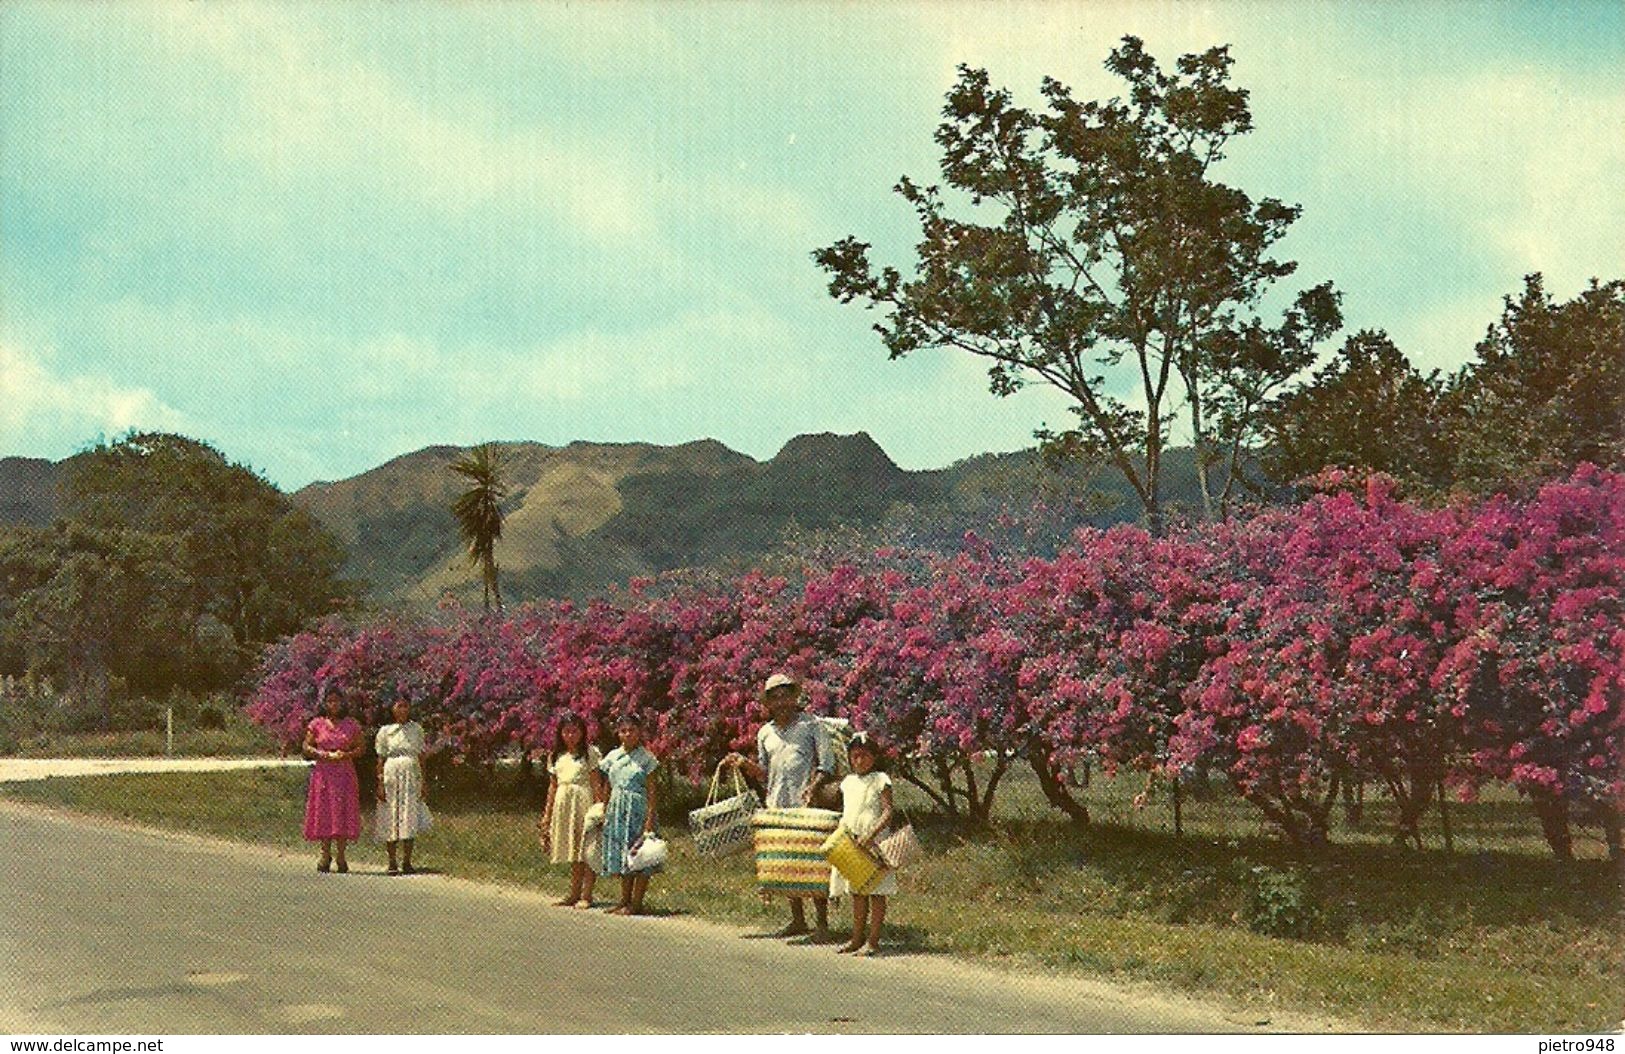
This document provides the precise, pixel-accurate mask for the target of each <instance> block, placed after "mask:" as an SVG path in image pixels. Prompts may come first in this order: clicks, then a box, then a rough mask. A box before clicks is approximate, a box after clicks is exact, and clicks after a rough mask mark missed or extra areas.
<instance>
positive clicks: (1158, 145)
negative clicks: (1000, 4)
mask: <svg viewBox="0 0 1625 1054" xmlns="http://www.w3.org/2000/svg"><path fill="white" fill-rule="evenodd" d="M1231 63H1232V60H1231V58H1230V53H1229V49H1228V48H1226V47H1215V48H1210V49H1209V50H1207V51H1205V52H1202V53H1201V54H1189V55H1184V56H1182V57H1181V58H1180V59H1179V60H1178V63H1177V68H1176V70H1175V71H1172V72H1167V73H1165V72H1164V71H1163V70H1161V69H1160V68H1159V67H1158V65H1157V63H1156V61H1155V60H1154V59H1153V58H1152V57H1151V56H1150V55H1148V54H1146V52H1145V50H1144V47H1143V45H1142V43H1141V41H1140V40H1138V39H1137V38H1134V37H1125V38H1123V42H1122V44H1121V46H1119V47H1118V48H1117V49H1116V50H1115V51H1113V52H1112V53H1111V56H1110V58H1109V59H1108V60H1107V62H1106V67H1107V69H1109V70H1110V71H1111V72H1112V73H1114V74H1116V75H1117V76H1118V77H1120V78H1122V79H1123V80H1124V81H1125V82H1127V86H1128V95H1127V97H1126V98H1113V99H1108V100H1106V101H1104V102H1080V101H1078V100H1076V99H1074V98H1073V96H1072V92H1071V90H1070V89H1068V88H1067V87H1066V86H1065V85H1063V84H1061V83H1059V82H1058V81H1055V80H1053V79H1049V78H1046V79H1045V80H1044V82H1043V94H1044V98H1045V100H1046V102H1047V108H1045V109H1041V110H1031V109H1027V108H1025V107H1022V106H1018V105H1016V104H1015V102H1014V101H1013V100H1012V98H1011V96H1010V93H1009V92H1008V91H1006V90H1004V89H1000V88H995V87H993V86H992V85H991V83H990V81H989V78H988V75H987V73H986V71H984V70H979V69H972V68H970V67H967V66H961V67H960V69H959V80H958V82H957V83H956V84H955V85H954V86H953V88H952V89H950V91H949V92H948V95H947V101H946V104H945V105H944V107H943V111H942V112H943V120H942V123H941V124H940V125H939V126H938V128H937V132H936V141H937V144H938V145H939V146H940V147H941V148H942V159H941V169H942V177H943V180H944V183H945V184H946V187H947V191H946V192H944V190H943V189H942V188H940V187H937V186H921V185H919V184H917V183H915V182H914V181H912V180H910V179H909V178H907V177H904V178H903V179H902V180H901V181H900V182H899V183H898V184H897V187H896V190H897V192H898V193H899V194H901V195H902V197H903V198H904V199H905V200H906V201H908V203H909V204H910V205H911V206H913V208H914V210H915V212H916V214H917V216H918V219H919V223H920V227H921V231H922V237H921V240H920V242H919V244H918V246H917V248H916V252H917V259H916V261H915V265H914V274H913V276H912V277H907V278H906V277H905V276H904V275H903V274H902V273H900V272H899V271H898V270H897V269H895V268H892V267H879V268H877V267H876V266H874V265H873V264H871V262H870V259H869V251H870V246H869V244H867V243H865V242H861V241H859V240H857V239H856V238H854V237H847V238H844V239H842V240H841V241H838V242H836V243H835V244H833V245H830V246H828V247H826V248H822V249H819V250H817V251H816V252H814V254H813V256H814V259H815V260H816V261H817V263H818V264H819V265H820V266H821V267H822V268H823V269H824V270H825V271H827V272H828V273H829V275H830V285H829V291H830V294H831V295H832V296H834V297H835V298H836V299H838V300H839V301H841V302H842V303H848V302H851V301H853V300H857V301H861V302H863V303H864V304H865V305H866V306H867V307H869V308H871V309H879V310H881V311H884V312H885V314H886V318H885V320H884V321H883V322H881V323H880V324H878V325H876V327H875V329H876V330H877V332H879V333H880V335H881V337H882V339H883V340H884V342H885V344H886V347H887V349H888V351H889V352H890V354H891V357H892V358H894V359H895V358H900V357H902V356H904V355H907V354H909V353H911V352H914V351H917V350H920V349H923V348H955V349H958V350H960V351H964V352H968V353H970V354H972V355H976V356H978V357H980V358H983V359H986V360H987V361H988V364H989V365H988V375H989V383H990V387H991V389H992V391H993V392H994V394H996V395H1009V394H1010V393H1012V392H1014V391H1016V390H1017V389H1018V388H1020V387H1021V386H1022V385H1023V384H1025V383H1028V382H1030V381H1032V380H1038V381H1041V382H1043V383H1045V384H1049V385H1051V386H1053V387H1055V388H1058V389H1059V390H1061V391H1063V392H1065V393H1066V394H1067V395H1068V396H1070V397H1071V398H1072V399H1073V400H1074V403H1075V405H1074V406H1073V412H1074V413H1075V415H1076V422H1075V425H1074V427H1072V428H1068V429H1065V430H1063V431H1060V432H1049V431H1041V432H1040V433H1039V435H1040V437H1041V438H1042V439H1044V440H1045V442H1046V446H1047V449H1048V450H1049V451H1050V452H1052V453H1064V454H1072V455H1079V456H1084V457H1088V458H1091V459H1094V458H1104V459H1106V460H1107V461H1108V462H1109V463H1111V464H1112V465H1114V466H1115V467H1116V468H1117V469H1118V470H1119V471H1121V472H1122V474H1123V475H1124V476H1125V477H1126V478H1127V479H1128V481H1129V483H1130V485H1131V486H1132V487H1133V489H1134V493H1135V495H1136V497H1137V498H1138V500H1139V503H1140V505H1141V507H1142V509H1143V512H1144V515H1145V518H1146V520H1147V522H1148V523H1149V525H1150V526H1151V529H1152V530H1153V531H1156V532H1160V530H1161V528H1162V524H1163V517H1164V510H1163V494H1162V460H1163V458H1162V455H1163V450H1164V448H1165V447H1166V446H1167V444H1168V442H1169V435H1170V428H1171V425H1172V424H1173V422H1174V421H1175V419H1176V418H1177V417H1178V415H1179V414H1180V413H1181V412H1184V413H1185V414H1186V415H1187V422H1186V423H1187V425H1188V427H1189V430H1190V433H1191V435H1192V436H1193V438H1194V441H1195V444H1196V447H1197V451H1198V455H1199V456H1198V474H1199V484H1200V487H1201V493H1202V502H1203V506H1204V509H1203V511H1204V513H1205V514H1206V515H1208V516H1209V517H1214V516H1217V515H1219V514H1220V513H1222V511H1223V510H1224V508H1225V506H1226V504H1227V502H1228V500H1229V499H1230V497H1231V495H1232V492H1233V488H1234V486H1235V478H1236V476H1237V474H1238V468H1239V465H1240V462H1241V460H1242V459H1243V457H1244V456H1245V454H1246V452H1247V451H1246V447H1247V445H1248V439H1249V437H1250V436H1251V434H1252V431H1253V429H1254V420H1255V417H1256V415H1257V413H1258V411H1259V409H1260V407H1261V406H1262V405H1263V404H1264V402H1265V401H1266V400H1267V399H1268V398H1269V397H1270V395H1271V394H1272V393H1273V392H1274V391H1275V390H1277V389H1278V388H1279V387H1280V386H1281V385H1283V384H1284V383H1285V382H1286V381H1287V380H1289V379H1290V378H1291V377H1293V376H1294V375H1296V374H1298V373H1300V372H1301V371H1302V370H1304V369H1305V368H1307V367H1308V366H1310V365H1311V364H1312V363H1313V361H1314V357H1315V351H1314V346H1315V345H1316V343H1318V342H1319V341H1321V340H1323V339H1325V338H1326V337H1327V336H1329V335H1330V334H1331V333H1333V332H1334V331H1335V330H1336V329H1338V328H1339V327H1340V326H1341V325H1342V317H1341V313H1340V310H1339V307H1338V300H1339V296H1338V294H1337V293H1336V292H1335V291H1333V289H1332V287H1331V285H1330V284H1329V283H1326V284H1321V285H1317V286H1314V287H1313V288H1310V289H1307V290H1304V291H1302V292H1301V293H1299V294H1298V295H1297V296H1296V297H1295V298H1294V299H1293V301H1292V303H1291V306H1290V307H1288V308H1287V309H1286V310H1285V311H1284V312H1283V313H1282V315H1281V316H1280V318H1279V320H1278V321H1274V322H1270V321H1266V320H1265V319H1264V317H1262V314H1261V312H1262V311H1263V301H1264V299H1265V297H1266V295H1267V294H1268V293H1269V292H1270V290H1271V289H1272V287H1274V285H1275V284H1276V283H1277V282H1278V281H1279V280H1280V279H1283V278H1285V277H1287V276H1289V275H1291V274H1292V273H1293V271H1294V270H1295V269H1296V264H1294V263H1292V262H1290V261H1283V260H1277V259H1275V258H1273V257H1272V256H1271V255H1270V254H1271V251H1272V249H1273V247H1274V246H1275V244H1276V243H1277V242H1278V241H1279V240H1280V239H1281V238H1282V237H1283V236H1284V235H1285V234H1286V232H1287V229H1288V228H1289V227H1290V226H1291V225H1292V223H1293V221H1295V220H1296V219H1297V218H1298V214H1299V211H1300V210H1299V208H1298V207H1297V206H1294V205H1287V204H1284V203H1282V202H1280V201H1278V200H1276V199H1274V198H1263V199H1260V200H1258V201H1254V200H1253V199H1252V198H1250V197H1249V196H1248V195H1247V194H1246V193H1244V192H1243V191H1241V190H1238V189H1236V188H1234V187H1230V186H1227V185H1225V184H1223V183H1220V182H1218V181H1217V180H1216V179H1215V178H1213V167H1214V165H1215V164H1217V163H1218V162H1219V161H1220V160H1221V159H1222V158H1223V157H1224V154H1225V150H1226V148H1227V147H1228V145H1229V144H1230V142H1231V141H1232V140H1233V139H1235V138H1236V137H1238V136H1240V135H1244V134H1245V133H1247V132H1248V131H1250V130H1251V129H1252V115H1251V113H1250V111H1249V109H1248V104H1247V92H1246V91H1245V90H1243V89H1240V88H1236V87H1233V86H1232V85H1231V84H1230V66H1231ZM960 201H964V202H965V203H966V204H967V205H968V206H969V210H970V211H971V212H972V213H973V214H974V215H977V216H986V219H987V222H975V221H974V220H968V219H958V218H955V217H954V216H952V215H950V209H951V208H953V209H954V210H955V211H959V209H958V203H959V202H960ZM1125 363H1126V364H1128V366H1129V367H1131V369H1130V370H1128V371H1127V372H1128V373H1129V374H1130V375H1131V376H1132V377H1133V378H1134V380H1133V381H1131V382H1130V383H1131V384H1135V386H1136V387H1137V389H1138V390H1137V392H1136V393H1135V394H1134V395H1133V396H1127V397H1119V396H1118V395H1115V394H1113V389H1114V387H1115V385H1111V384H1108V382H1107V379H1106V376H1105V372H1104V371H1107V370H1116V369H1117V368H1119V367H1120V366H1122V365H1123V364H1125ZM1220 467H1222V469H1223V470H1224V471H1223V476H1222V478H1223V483H1222V484H1221V483H1220V482H1219V477H1217V476H1216V475H1214V472H1213V470H1214V469H1216V468H1220Z"/></svg>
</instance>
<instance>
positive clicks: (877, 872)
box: [820, 827, 886, 896]
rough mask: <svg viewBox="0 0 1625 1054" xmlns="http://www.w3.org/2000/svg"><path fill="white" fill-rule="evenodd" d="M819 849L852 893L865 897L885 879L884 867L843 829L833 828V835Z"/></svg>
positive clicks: (850, 833) (849, 832)
mask: <svg viewBox="0 0 1625 1054" xmlns="http://www.w3.org/2000/svg"><path fill="white" fill-rule="evenodd" d="M820 848H821V849H823V851H824V859H825V860H828V861H829V862H830V864H831V865H833V866H834V868H835V870H837V871H839V872H840V873H841V877H842V878H844V879H846V884H847V885H849V886H851V887H852V892H854V893H856V894H858V895H859V896H867V895H868V893H869V891H870V890H872V889H874V888H875V887H876V886H878V885H880V881H881V879H883V878H885V877H886V865H885V864H884V863H882V862H881V861H880V859H879V858H877V857H876V856H875V854H874V853H872V852H870V851H869V850H867V849H865V848H864V847H863V845H862V843H860V842H859V841H858V840H857V839H856V838H854V837H852V832H851V831H848V830H847V829H846V828H845V827H837V828H835V833H834V834H832V835H830V836H829V837H828V838H826V839H824V844H823V845H822V846H821V847H820Z"/></svg>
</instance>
